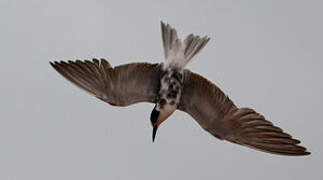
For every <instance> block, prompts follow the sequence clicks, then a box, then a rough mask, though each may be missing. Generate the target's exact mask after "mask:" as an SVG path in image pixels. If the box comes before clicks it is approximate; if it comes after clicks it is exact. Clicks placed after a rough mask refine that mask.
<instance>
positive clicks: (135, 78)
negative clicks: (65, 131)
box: [50, 23, 310, 156]
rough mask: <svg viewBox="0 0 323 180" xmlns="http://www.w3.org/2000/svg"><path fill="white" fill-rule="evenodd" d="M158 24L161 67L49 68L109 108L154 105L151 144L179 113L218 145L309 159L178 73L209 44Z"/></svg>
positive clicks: (246, 112)
mask: <svg viewBox="0 0 323 180" xmlns="http://www.w3.org/2000/svg"><path fill="white" fill-rule="evenodd" d="M161 24H162V38H163V45H164V51H165V60H166V61H165V64H166V65H165V64H164V63H161V64H150V63H131V64H125V65H120V66H117V67H114V68H113V67H112V66H111V65H110V64H109V62H107V61H106V60H104V59H101V60H97V59H93V61H88V60H86V61H80V60H76V61H68V62H64V61H60V62H56V61H55V62H50V64H51V65H52V66H53V68H55V70H56V71H57V72H59V73H60V74H61V75H62V76H64V77H65V78H66V79H67V80H69V81H71V82H72V83H74V84H75V85H77V86H78V87H80V88H81V89H83V90H85V91H86V92H88V93H90V94H92V95H94V96H95V97H97V98H99V99H101V100H103V101H105V102H107V103H109V104H111V105H114V106H128V105H131V104H134V103H139V102H150V103H155V104H156V106H155V108H154V109H153V111H152V113H151V122H152V125H153V140H154V139H155V135H156V131H157V128H158V126H159V125H160V124H161V123H162V122H163V121H165V120H166V119H167V118H168V117H169V116H170V115H171V114H172V113H173V112H174V111H175V110H176V109H179V110H181V111H184V112H186V113H188V114H190V115H191V116H192V117H193V118H194V119H195V120H196V121H197V122H198V123H199V124H200V125H201V126H202V127H203V128H204V129H205V130H206V131H208V132H209V133H211V134H212V135H214V136H215V137H217V138H219V139H222V140H227V141H230V142H233V143H236V144H240V145H243V146H247V147H250V148H253V149H256V150H260V151H264V152H269V153H273V154H280V155H292V156H299V155H308V154H310V153H309V152H308V151H306V149H305V148H304V147H302V146H299V145H298V144H299V143H300V141H299V140H297V139H294V138H292V136H291V135H289V134H287V133H285V132H283V130H282V129H280V128H279V127H277V126H274V125H273V124H272V123H271V122H269V121H268V120H266V119H265V117H264V116H262V115H260V114H259V113H257V112H256V111H254V110H253V109H249V108H238V107H237V106H236V105H234V103H233V102H232V101H231V100H230V99H229V98H228V97H227V96H226V95H225V94H224V93H223V92H222V91H221V90H220V89H219V88H218V87H217V86H216V85H214V84H213V83H211V82H210V81H208V80H207V79H205V78H204V77H202V76H200V75H198V74H196V73H193V72H191V71H189V70H186V69H183V68H184V67H185V65H186V64H187V62H188V61H189V60H190V59H191V58H192V57H193V56H195V55H196V54H197V53H198V52H200V50H201V49H202V48H203V47H204V46H205V44H206V43H207V42H208V41H209V38H207V37H204V38H200V37H199V36H194V35H192V34H190V35H188V37H186V39H185V40H184V41H182V40H181V39H179V38H178V37H177V32H176V30H175V29H174V28H172V27H171V26H170V25H168V24H167V25H166V24H164V23H161ZM185 54H187V56H185ZM165 75H169V77H167V78H174V79H172V80H169V81H167V82H168V83H165V82H166V81H165V80H163V79H162V77H165ZM161 80H162V81H161ZM164 81H165V82H164ZM173 81H176V82H178V83H179V85H180V86H179V87H178V91H176V93H175V91H174V93H173V95H172V94H171V92H172V90H174V89H176V88H175V86H174V85H176V84H174V83H171V82H173ZM163 82H164V84H163ZM161 86H162V87H161ZM168 91H169V92H168ZM168 95H169V97H168V99H167V96H168ZM171 95H172V96H171ZM162 98H164V99H162ZM178 99H179V100H178ZM166 100H167V101H166ZM168 100H170V102H168ZM175 100H176V101H175Z"/></svg>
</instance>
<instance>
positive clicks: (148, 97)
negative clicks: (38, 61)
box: [50, 59, 161, 106]
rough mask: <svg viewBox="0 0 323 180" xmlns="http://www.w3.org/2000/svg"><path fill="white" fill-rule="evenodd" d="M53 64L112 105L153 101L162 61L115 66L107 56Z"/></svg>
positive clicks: (83, 87)
mask: <svg viewBox="0 0 323 180" xmlns="http://www.w3.org/2000/svg"><path fill="white" fill-rule="evenodd" d="M50 64H51V65H52V67H53V68H54V69H55V70H56V71H57V72H58V73H60V74H61V75H62V76H63V77H65V78H66V79H67V80H69V81H71V82H72V83H73V84H75V85H76V86H78V87H79V88H81V89H83V90H85V91H86V92H88V93H90V94H92V95H93V96H95V97H97V98H99V99H101V100H103V101H105V102H107V103H109V104H111V105H117V106H127V105H131V104H134V103H137V102H152V103H153V102H154V101H155V97H156V95H157V92H158V88H159V80H160V74H161V67H160V65H159V64H149V63H132V64H125V65H121V66H117V67H115V68H112V67H111V65H110V64H109V62H108V61H106V60H104V59H101V60H98V59H93V60H92V61H88V60H85V61H80V60H76V61H68V62H65V61H60V62H57V61H55V62H50Z"/></svg>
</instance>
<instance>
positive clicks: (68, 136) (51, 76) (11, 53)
mask: <svg viewBox="0 0 323 180" xmlns="http://www.w3.org/2000/svg"><path fill="white" fill-rule="evenodd" d="M322 5H323V3H322V1H314V0H313V1H311V0H308V1H300V0H277V1H268V0H266V1H264V0H262V1H259V0H249V1H229V0H222V1H214V0H208V1H206V0H205V1H184V0H183V1H173V0H172V1H171V0H168V1H166V0H163V1H148V0H147V1H109V0H96V1H94V0H91V1H90V0H89V1H79V0H73V1H66V0H55V1H49V0H29V1H23V0H21V1H18V0H0V81H1V85H0V91H1V93H0V179H1V180H44V179H46V180H58V179H59V180H65V179H66V180H71V179H78V180H83V179H84V180H88V179H96V180H101V179H102V180H106V179H111V180H112V179H120V180H121V179H122V180H123V179H138V180H143V179H149V180H164V179H185V180H190V179H192V180H196V179H212V180H214V179H238V178H241V179H262V180H267V179H268V180H269V179H270V180H272V179H284V180H288V179H293V180H298V179H302V180H303V179H321V178H322V161H323V155H322V153H323V152H322V149H323V145H322V137H323V133H322V132H323V131H322V128H323V127H322V125H323V123H322V122H323V119H322V115H321V114H322V107H323V95H322V92H323V85H322V82H323V81H322V77H323V54H322V49H323V45H322V42H323V35H322V32H323V24H322V17H323V11H322V7H323V6H322ZM160 20H163V21H166V22H168V23H170V24H171V25H172V26H174V27H176V28H177V29H178V31H179V33H180V34H181V35H186V34H188V33H195V34H199V35H208V36H210V37H211V41H210V42H209V43H208V44H207V46H206V47H205V49H203V51H202V52H201V53H200V54H199V55H198V56H197V57H196V58H195V59H194V60H193V61H192V62H191V63H190V64H189V65H188V67H187V68H189V69H191V70H192V71H194V72H197V73H199V74H202V75H203V76H205V77H207V78H208V79H209V80H211V81H212V82H214V83H216V84H217V85H218V86H219V87H221V89H222V90H223V91H224V92H225V93H226V94H228V95H229V97H230V98H231V99H232V100H233V101H234V102H235V103H236V105H238V106H240V107H252V108H254V109H256V110H257V111H258V112H259V113H261V114H263V115H264V116H265V117H267V119H269V120H271V121H272V122H273V123H275V124H276V125H277V126H280V127H281V128H283V129H284V130H285V131H286V132H288V133H290V134H292V135H293V136H294V137H295V138H298V139H300V140H301V141H302V145H304V146H306V147H307V148H308V149H309V151H311V152H312V155H310V156H306V157H284V156H278V155H271V154H266V153H263V152H258V151H255V150H253V149H249V148H246V147H242V146H239V145H235V144H232V143H229V142H225V141H220V140H218V139H216V138H214V137H213V136H211V135H210V134H208V133H207V132H205V131H204V130H203V129H202V128H201V127H200V126H199V125H198V124H197V123H196V122H195V121H194V120H193V118H192V117H190V116H189V115H187V114H185V113H183V112H179V111H178V112H175V113H174V114H173V115H172V116H171V117H170V118H169V119H168V121H166V122H165V123H163V125H162V126H161V127H160V128H159V131H158V133H157V138H156V141H155V143H152V141H151V133H152V128H151V125H150V120H149V116H150V113H151V110H152V108H153V106H154V105H153V104H148V103H142V104H136V105H133V106H130V107H125V108H117V107H112V106H110V105H108V104H106V103H104V102H102V101H100V100H98V99H96V98H94V97H92V96H90V95H88V94H87V93H84V92H83V91H82V90H80V89H78V88H77V87H75V86H74V85H72V84H71V83H70V82H68V81H66V80H65V79H64V78H62V77H61V76H60V75H59V74H58V73H57V72H55V71H54V69H52V68H51V67H50V66H49V64H48V62H49V61H53V60H69V59H72V60H73V59H91V58H93V57H96V58H106V59H108V60H109V62H110V63H111V64H112V65H119V64H124V63H129V62H134V61H140V62H144V61H147V62H153V63H156V62H161V61H162V60H163V51H162V42H161V33H160Z"/></svg>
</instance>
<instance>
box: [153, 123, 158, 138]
mask: <svg viewBox="0 0 323 180" xmlns="http://www.w3.org/2000/svg"><path fill="white" fill-rule="evenodd" d="M157 128H158V126H157V125H155V126H154V129H153V142H154V141H155V137H156V132H157Z"/></svg>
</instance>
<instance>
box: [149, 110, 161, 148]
mask: <svg viewBox="0 0 323 180" xmlns="http://www.w3.org/2000/svg"><path fill="white" fill-rule="evenodd" d="M158 116H159V111H157V110H156V106H155V107H154V109H153V111H152V112H151V114H150V121H151V125H153V128H154V129H153V142H154V141H155V137H156V132H157V128H158V126H157V125H156V122H157V119H158Z"/></svg>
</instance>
